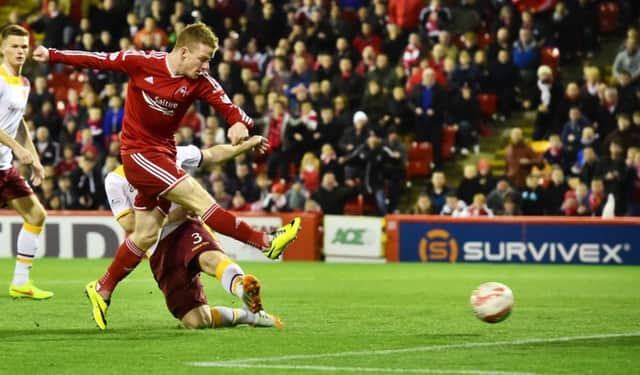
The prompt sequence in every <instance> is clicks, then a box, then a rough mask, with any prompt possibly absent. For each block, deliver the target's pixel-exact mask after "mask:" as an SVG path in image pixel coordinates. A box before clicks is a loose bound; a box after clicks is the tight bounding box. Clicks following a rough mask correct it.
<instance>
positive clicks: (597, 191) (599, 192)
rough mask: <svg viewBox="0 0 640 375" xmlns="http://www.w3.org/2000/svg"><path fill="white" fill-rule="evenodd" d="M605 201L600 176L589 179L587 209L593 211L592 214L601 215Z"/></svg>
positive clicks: (602, 182)
mask: <svg viewBox="0 0 640 375" xmlns="http://www.w3.org/2000/svg"><path fill="white" fill-rule="evenodd" d="M605 201H606V197H605V195H604V181H602V178H600V177H596V178H594V179H593V180H591V191H590V192H589V210H590V211H591V212H592V213H593V216H595V217H602V208H603V207H604V202H605ZM631 216H637V215H631Z"/></svg>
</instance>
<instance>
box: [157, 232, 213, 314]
mask: <svg viewBox="0 0 640 375" xmlns="http://www.w3.org/2000/svg"><path fill="white" fill-rule="evenodd" d="M205 251H222V247H221V246H220V243H218V241H217V240H216V239H215V238H213V236H212V235H211V234H210V233H209V231H207V230H206V229H205V227H204V226H203V225H202V224H201V223H198V222H195V221H191V220H187V221H186V222H184V223H183V224H182V225H180V226H179V227H178V228H177V229H176V230H174V231H173V232H171V234H169V235H168V236H167V237H165V238H164V239H162V240H161V241H160V243H158V246H157V248H156V251H155V253H153V255H152V256H151V259H150V265H151V271H152V272H153V277H154V278H155V279H156V282H157V283H158V287H159V288H160V290H162V293H163V294H164V298H165V301H166V303H167V307H168V308H169V311H171V314H173V316H175V317H176V318H178V319H182V317H183V316H185V314H186V313H188V312H189V311H191V310H192V309H194V308H196V307H198V306H202V305H206V304H207V296H205V294H204V290H203V288H202V281H200V271H201V270H200V265H199V263H198V257H199V256H200V254H202V253H204V252H205Z"/></svg>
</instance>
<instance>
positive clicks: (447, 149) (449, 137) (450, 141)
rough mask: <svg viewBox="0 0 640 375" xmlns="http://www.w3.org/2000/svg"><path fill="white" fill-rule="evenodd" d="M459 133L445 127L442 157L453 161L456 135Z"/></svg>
mask: <svg viewBox="0 0 640 375" xmlns="http://www.w3.org/2000/svg"><path fill="white" fill-rule="evenodd" d="M457 132H458V131H457V130H456V129H455V128H452V127H445V128H444V134H443V137H442V157H443V158H444V159H451V158H452V157H453V155H454V150H453V146H455V144H456V133H457Z"/></svg>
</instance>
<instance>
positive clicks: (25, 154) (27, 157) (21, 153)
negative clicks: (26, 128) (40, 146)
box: [13, 146, 33, 165]
mask: <svg viewBox="0 0 640 375" xmlns="http://www.w3.org/2000/svg"><path fill="white" fill-rule="evenodd" d="M13 153H14V154H16V158H17V159H18V160H19V161H20V163H21V164H24V165H31V164H33V155H32V154H31V153H30V152H29V151H28V150H27V149H26V148H24V147H22V146H20V147H17V148H16V149H15V150H13Z"/></svg>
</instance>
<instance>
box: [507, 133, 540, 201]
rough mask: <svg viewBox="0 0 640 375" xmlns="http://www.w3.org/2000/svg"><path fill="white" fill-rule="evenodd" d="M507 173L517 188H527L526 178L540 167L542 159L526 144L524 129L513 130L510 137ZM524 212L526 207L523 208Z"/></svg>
mask: <svg viewBox="0 0 640 375" xmlns="http://www.w3.org/2000/svg"><path fill="white" fill-rule="evenodd" d="M505 159H506V163H507V164H506V171H505V175H506V176H507V177H508V178H509V179H510V180H511V181H512V183H513V185H514V186H515V187H516V188H522V187H524V186H525V179H526V176H527V175H528V174H529V173H530V171H531V168H532V167H533V166H535V165H539V164H540V161H541V158H540V156H539V155H537V154H536V153H535V152H534V151H533V150H532V149H531V147H530V146H529V145H528V144H527V143H526V142H525V140H524V138H523V136H522V129H520V128H513V129H511V133H510V136H509V145H508V146H507V148H506V149H505ZM522 208H523V211H524V206H522Z"/></svg>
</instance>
